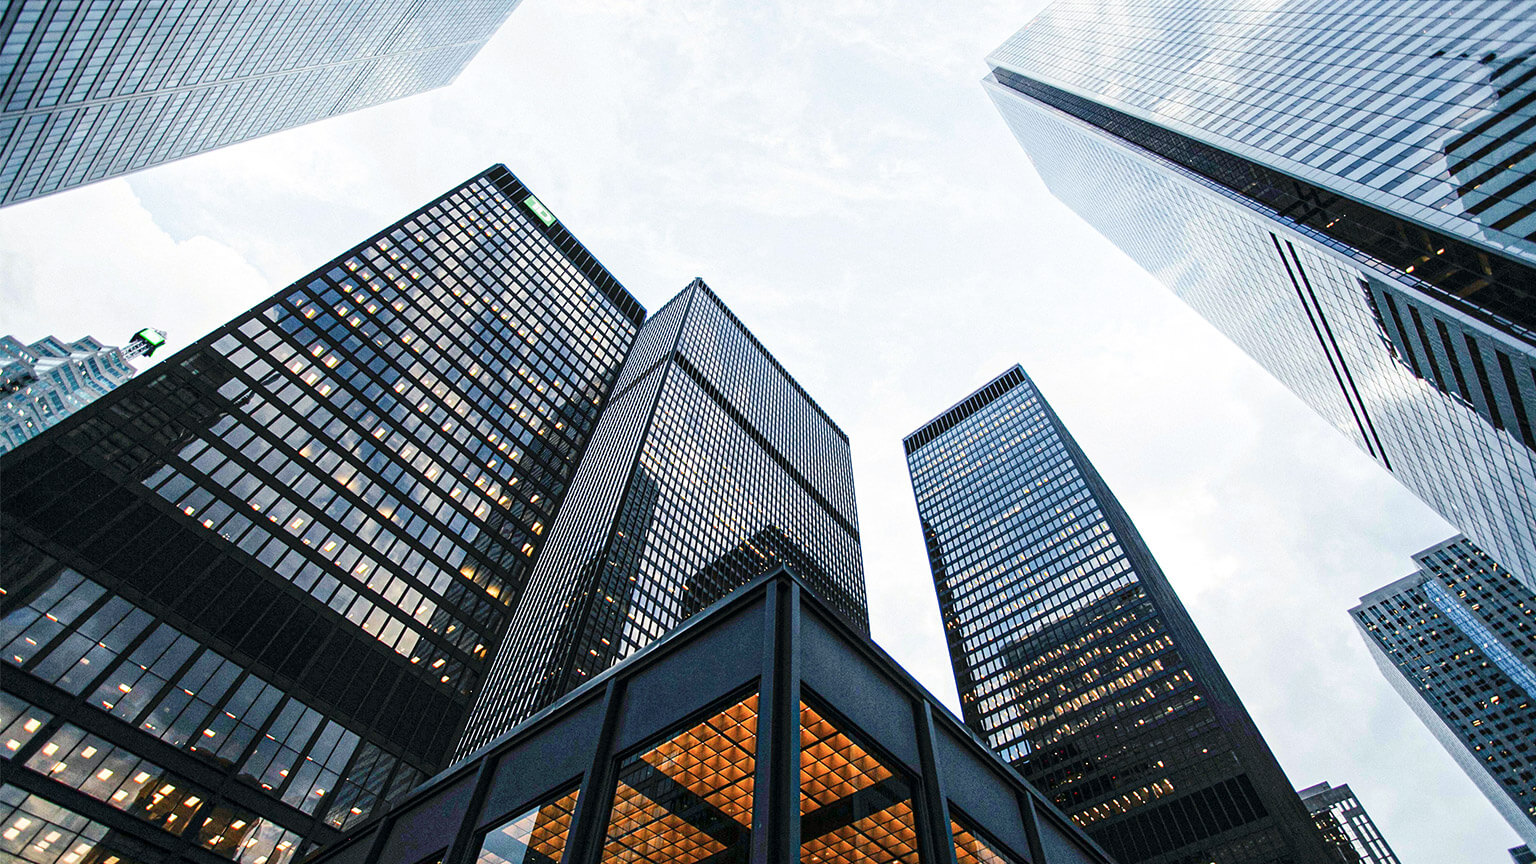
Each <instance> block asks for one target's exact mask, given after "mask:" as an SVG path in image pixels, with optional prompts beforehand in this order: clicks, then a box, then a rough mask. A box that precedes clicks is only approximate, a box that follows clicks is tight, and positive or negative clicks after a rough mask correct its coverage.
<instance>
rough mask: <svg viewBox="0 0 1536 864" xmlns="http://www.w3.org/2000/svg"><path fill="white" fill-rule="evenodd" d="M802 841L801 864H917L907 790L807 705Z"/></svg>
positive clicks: (803, 709)
mask: <svg viewBox="0 0 1536 864" xmlns="http://www.w3.org/2000/svg"><path fill="white" fill-rule="evenodd" d="M800 834H801V840H802V842H801V844H800V860H801V862H802V864H822V862H833V861H836V862H851V864H866V862H867V864H876V862H879V864H890V862H901V864H917V826H916V820H915V818H914V814H913V811H912V790H911V787H910V785H908V784H907V782H906V781H905V780H903V779H902V778H900V777H898V776H896V775H895V774H894V773H893V772H892V771H891V770H890V769H888V768H886V767H885V765H884V764H882V763H881V761H880V760H879V759H878V758H877V757H875V756H874V755H873V754H872V753H870V752H869V751H868V750H867V749H866V748H865V747H863V746H862V745H860V744H859V743H857V742H856V741H854V740H853V739H852V738H850V737H849V736H848V735H847V734H846V733H844V732H843V731H842V730H840V729H838V728H837V727H836V726H834V725H833V724H832V722H831V721H829V720H827V719H826V718H825V717H824V716H822V714H821V713H820V712H818V711H817V710H816V709H814V708H812V707H811V706H809V705H807V704H805V703H804V702H801V703H800Z"/></svg>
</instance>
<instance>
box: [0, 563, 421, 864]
mask: <svg viewBox="0 0 1536 864" xmlns="http://www.w3.org/2000/svg"><path fill="white" fill-rule="evenodd" d="M150 620H151V619H150V617H149V616H148V615H147V614H146V613H143V611H142V610H139V609H137V608H136V607H134V606H133V605H132V604H129V603H127V602H126V601H123V600H121V598H116V597H109V596H108V595H107V592H106V591H105V589H103V588H102V587H101V586H100V585H98V584H97V583H95V582H93V581H91V580H89V579H85V578H84V577H82V576H80V575H79V574H78V573H75V572H74V571H71V570H68V569H67V568H66V569H62V570H60V571H59V573H58V574H57V576H56V577H55V578H54V580H53V581H52V583H51V584H49V585H48V586H47V587H46V588H45V589H44V590H43V591H41V592H40V593H38V595H37V596H36V597H35V599H33V600H32V601H31V602H30V603H28V604H27V605H26V606H23V607H20V608H19V609H17V610H16V611H14V612H12V613H10V614H9V615H7V616H5V618H4V619H0V641H3V642H4V643H5V646H6V647H5V649H4V650H5V652H6V653H5V657H4V659H5V662H6V663H8V664H11V665H12V666H15V667H19V668H20V669H22V670H24V671H27V672H30V673H31V674H33V675H36V676H38V677H41V678H43V679H44V680H50V679H51V678H53V677H54V676H57V675H60V674H61V673H60V672H59V671H55V672H52V673H49V672H48V671H47V670H62V675H63V676H66V677H62V678H61V679H60V680H63V681H64V683H66V684H70V681H69V679H68V678H67V676H68V675H69V674H70V673H75V672H77V670H78V673H79V677H82V678H83V679H84V680H83V681H82V682H76V683H73V684H71V685H70V686H69V687H66V689H71V690H72V691H74V692H75V693H76V695H82V694H89V695H86V696H85V700H84V701H85V702H86V704H89V705H90V706H92V707H94V708H96V709H99V710H101V711H104V712H106V713H108V714H111V715H112V716H114V717H116V718H117V719H119V720H121V721H123V722H124V723H125V724H127V725H128V726H134V727H137V728H138V729H139V730H141V731H142V732H144V733H146V734H149V735H153V736H154V737H156V738H159V739H160V740H162V741H164V742H166V743H167V744H170V745H172V746H174V747H180V748H184V749H186V750H187V751H188V752H190V753H192V754H194V755H196V756H198V757H200V758H203V759H205V760H207V761H209V762H210V763H211V764H213V765H214V766H218V767H224V766H233V767H234V768H235V776H236V778H237V779H239V780H241V781H243V782H245V783H247V784H250V785H252V786H256V787H258V788H260V789H262V790H263V791H264V792H266V793H268V794H270V795H271V796H272V797H273V798H274V799H276V800H280V801H282V802H283V803H286V804H288V805H290V806H292V807H294V808H295V809H296V810H298V811H300V812H303V813H305V814H311V815H313V814H315V813H317V812H319V813H321V814H325V818H326V821H327V822H328V823H329V824H331V825H333V826H334V827H338V828H340V827H343V826H344V825H346V824H350V823H351V822H355V821H357V820H358V819H360V818H361V817H362V816H363V815H365V811H364V810H362V809H361V807H360V806H359V804H365V805H366V806H369V807H370V808H371V806H372V804H373V803H374V801H375V800H376V799H377V797H378V796H377V791H378V790H375V793H374V794H373V795H372V796H370V797H368V798H366V799H364V800H362V801H359V800H358V798H359V797H360V796H356V795H354V796H352V797H349V798H346V799H343V800H336V799H334V798H331V797H327V795H328V794H329V793H330V792H331V791H332V790H334V789H336V788H337V784H338V783H341V782H342V779H343V777H345V779H346V782H347V784H348V785H350V786H358V787H362V786H364V785H365V784H367V783H368V782H369V780H370V779H372V777H373V776H374V775H379V774H382V776H379V778H378V783H379V784H382V783H383V781H384V780H385V779H387V778H388V776H389V774H390V773H391V772H393V771H396V769H397V767H398V773H397V774H396V777H395V781H396V782H395V785H396V786H402V785H403V786H407V787H408V786H411V785H414V784H416V783H418V782H420V781H421V780H422V779H424V778H425V777H426V774H425V772H423V771H420V770H418V769H415V768H412V767H410V766H408V765H402V764H401V763H400V760H399V759H398V758H396V757H393V756H388V755H386V754H384V753H383V752H382V751H379V750H378V748H377V747H376V746H375V745H372V744H369V745H367V746H368V747H369V748H371V749H372V755H371V756H370V758H368V759H363V758H360V759H358V760H357V761H356V762H353V761H352V758H351V757H352V755H353V753H354V751H356V750H357V747H358V743H359V740H360V738H359V735H358V734H357V733H355V732H352V731H350V730H348V729H346V728H345V727H344V726H342V725H341V724H338V723H336V722H335V721H332V720H326V719H325V718H324V716H323V715H322V714H321V712H319V711H317V710H315V709H314V708H312V707H310V706H309V705H306V704H305V703H304V702H303V701H301V700H299V699H295V698H293V697H292V696H289V695H288V694H286V693H284V692H282V691H281V690H279V689H278V688H276V687H274V686H272V685H271V684H268V683H267V682H265V681H263V680H262V679H261V678H259V677H257V676H256V675H253V674H250V673H248V672H245V671H244V670H243V669H241V667H239V666H238V665H237V664H235V663H233V662H231V661H230V660H228V659H226V658H224V657H223V656H221V655H220V654H218V653H217V652H215V651H212V650H208V649H206V648H204V647H203V646H201V645H199V644H198V643H197V642H196V641H194V640H192V639H190V638H189V637H187V636H186V635H184V634H182V633H180V632H179V631H177V630H175V629H174V628H172V627H171V626H170V625H168V624H159V625H157V626H149V624H148V622H149V621H150ZM114 622H115V623H114ZM125 624H127V625H130V629H131V635H128V634H127V633H125V632H124V630H123V628H124V625H125ZM108 627H110V628H111V633H117V634H120V635H119V636H116V637H114V636H112V635H111V633H108V634H107V635H105V636H103V637H102V638H100V640H99V641H97V642H95V643H94V645H93V646H91V643H89V641H88V640H89V638H91V637H95V636H101V635H102V631H103V630H104V629H105V628H108ZM125 642H126V646H127V647H128V650H126V651H125V650H122V649H123V648H124V645H125ZM88 646H91V647H88ZM119 657H121V659H119ZM51 683H59V682H58V681H51ZM49 719H51V715H49V714H48V713H46V712H42V711H39V710H37V709H36V708H35V707H33V706H31V705H28V704H27V703H25V702H24V701H22V700H20V699H19V698H18V697H15V696H13V695H11V694H0V728H3V729H4V730H5V731H4V732H3V733H0V736H3V739H4V740H3V741H0V743H3V746H4V747H5V748H6V749H5V753H6V754H10V753H16V752H18V751H21V750H22V748H24V747H26V745H27V744H28V742H29V741H30V740H31V738H32V737H33V736H35V735H36V734H38V733H39V731H40V730H41V729H43V727H44V726H45V725H46V724H47V722H48V720H49ZM70 728H74V727H72V726H71V727H70ZM76 731H77V732H78V730H76ZM79 734H80V735H83V734H84V733H83V732H80V733H79ZM13 744H14V746H12V745H13ZM50 744H51V745H52V746H51V747H49V746H44V748H43V749H42V750H41V751H39V752H40V753H42V755H43V757H51V756H53V755H54V753H53V752H50V750H53V751H56V750H57V749H58V748H59V747H60V746H64V745H63V744H60V743H59V742H58V741H53V742H50ZM82 746H84V745H82ZM89 746H90V747H91V749H92V750H93V751H94V750H100V749H103V748H104V747H108V745H104V744H102V743H100V742H99V741H96V739H94V737H93V739H92V743H91V744H90V745H89ZM65 749H67V747H66V748H65ZM114 753H119V754H120V755H117V756H116V757H115V758H116V759H117V761H123V760H130V759H133V758H136V757H133V756H132V754H131V753H129V752H127V751H114ZM91 755H94V752H93V753H92V754H91ZM33 758H34V760H36V759H37V758H40V757H37V756H34V757H33ZM89 758H90V756H86V757H85V759H87V760H88V759H89ZM349 765H350V766H351V768H350V770H348V767H349ZM28 767H32V768H34V769H35V770H38V771H39V772H40V773H44V774H48V775H49V776H52V777H54V779H64V777H65V775H60V774H58V773H57V772H56V771H54V770H53V768H52V765H51V764H50V763H48V762H47V759H46V758H45V759H43V761H41V762H36V764H33V763H32V762H29V763H28ZM60 770H62V769H60ZM126 770H127V769H126V768H123V767H117V768H113V769H111V770H109V771H108V772H107V775H108V776H106V777H101V776H98V777H97V781H101V782H105V781H107V780H109V779H110V778H111V777H112V776H116V777H117V778H118V779H119V782H121V781H122V779H123V778H125V777H127V776H128V775H127V773H126ZM93 783H95V781H93ZM96 785H100V784H99V783H96ZM76 788H81V787H78V786H77V787H76ZM82 791H86V792H87V793H88V794H89V793H90V792H91V791H92V790H90V789H82ZM102 791H103V792H104V794H106V795H107V796H108V797H107V798H103V799H102V800H109V801H110V803H112V804H114V806H116V805H119V804H122V803H123V802H125V801H127V799H128V798H129V793H128V792H123V793H122V794H121V795H118V794H116V792H118V791H121V790H117V789H115V788H105V787H103V790H102ZM96 797H98V798H100V797H101V796H96ZM220 812H229V813H235V814H237V815H234V816H231V817H230V818H228V819H224V820H223V821H224V823H225V827H224V828H223V829H222V830H217V831H211V832H210V833H209V834H208V837H209V838H213V837H222V838H224V840H219V841H211V840H210V846H209V848H213V849H215V851H230V852H237V853H239V855H241V856H244V857H243V858H239V860H253V859H255V858H258V857H261V855H262V854H263V853H260V852H256V851H253V850H256V849H258V848H260V849H265V850H266V853H265V854H267V855H268V856H269V858H270V856H271V855H273V854H274V853H275V854H277V855H278V856H279V857H278V858H270V860H271V861H272V862H273V864H277V862H278V860H279V859H280V858H281V859H283V860H286V857H287V856H290V855H291V854H292V853H293V852H294V851H296V850H297V848H298V846H297V843H298V835H297V834H293V833H291V832H286V831H285V830H284V829H282V828H281V827H280V826H277V825H274V824H272V823H268V822H264V821H262V820H259V819H257V818H256V817H254V816H250V815H249V814H244V815H240V814H243V811H240V810H237V809H233V808H231V807H228V806H225V807H223V809H222V810H221V811H220ZM207 818H210V819H211V818H214V817H213V816H209V817H207ZM215 821H217V820H215ZM235 822H238V823H240V824H238V825H234V824H233V823H235ZM182 824H185V822H183V823H182ZM231 838H238V839H239V842H225V841H226V840H230V839H231ZM269 841H270V842H269ZM260 864H266V862H260Z"/></svg>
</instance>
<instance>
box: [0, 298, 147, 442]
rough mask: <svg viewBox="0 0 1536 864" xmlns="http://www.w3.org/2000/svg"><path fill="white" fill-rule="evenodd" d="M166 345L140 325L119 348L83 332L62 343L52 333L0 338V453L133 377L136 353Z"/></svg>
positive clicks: (138, 355) (139, 355)
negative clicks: (28, 338)
mask: <svg viewBox="0 0 1536 864" xmlns="http://www.w3.org/2000/svg"><path fill="white" fill-rule="evenodd" d="M164 344H165V333H163V332H162V331H159V330H151V329H149V328H145V329H143V330H140V331H139V332H138V333H135V334H134V335H133V338H132V339H131V340H129V342H128V344H127V345H125V346H123V347H121V348H117V347H113V346H108V345H103V344H101V343H100V342H97V341H96V340H95V339H92V338H91V337H89V336H87V337H85V338H84V339H80V340H78V341H75V342H64V341H62V340H60V339H59V338H58V337H56V336H49V337H48V338H46V339H39V340H38V341H36V342H33V343H32V344H30V345H23V344H22V343H21V341H20V340H18V339H17V338H16V337H14V336H5V337H3V338H0V453H7V452H9V451H11V450H14V449H16V447H17V446H18V445H20V444H21V443H22V442H23V441H28V440H31V439H32V438H34V437H36V436H37V435H38V433H40V432H42V431H43V430H44V429H48V428H50V427H52V426H53V425H54V424H56V423H58V422H59V421H60V420H63V419H64V418H65V417H68V416H69V415H71V414H73V413H75V412H76V411H78V410H80V409H81V408H84V407H85V406H86V405H89V404H90V403H92V402H94V401H95V400H96V399H97V397H99V396H103V395H105V394H107V393H110V392H111V391H112V390H113V389H114V388H115V387H117V385H119V384H121V383H123V382H124V381H127V380H128V379H129V378H132V377H133V374H134V371H135V370H134V368H133V364H132V363H129V362H128V361H129V360H132V359H133V358H135V357H148V356H150V355H152V354H154V353H155V349H157V348H159V347H160V346H161V345H164Z"/></svg>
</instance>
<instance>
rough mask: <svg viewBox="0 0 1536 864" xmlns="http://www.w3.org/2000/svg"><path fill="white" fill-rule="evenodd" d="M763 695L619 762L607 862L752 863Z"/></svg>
mask: <svg viewBox="0 0 1536 864" xmlns="http://www.w3.org/2000/svg"><path fill="white" fill-rule="evenodd" d="M756 752H757V694H755V693H754V694H752V695H751V696H748V697H747V698H746V699H743V700H741V701H740V702H737V703H735V704H734V705H731V706H730V707H728V708H726V709H725V710H723V711H721V712H719V713H717V714H715V715H713V716H711V717H709V718H708V719H706V720H704V721H703V722H701V723H698V724H695V725H693V726H691V727H689V728H687V729H685V730H683V731H681V732H679V733H677V734H675V735H673V736H672V737H670V738H668V739H667V740H665V741H662V742H661V743H659V744H657V745H655V746H654V747H652V748H650V749H649V750H646V751H644V752H642V753H638V754H636V755H634V756H630V757H628V758H626V759H624V760H623V762H621V763H620V764H619V782H618V789H617V791H616V792H615V793H614V797H613V813H612V816H611V817H610V819H609V822H608V834H607V837H606V840H605V842H604V845H603V858H602V860H603V862H604V864H608V862H647V864H652V862H654V864H663V862H666V864H673V862H676V864H693V862H698V861H703V860H704V859H706V858H708V859H710V860H711V861H722V862H724V861H745V860H746V857H747V854H748V851H749V850H750V849H751V846H752V842H751V840H752V782H753V775H752V772H753V769H754V767H755V754H756Z"/></svg>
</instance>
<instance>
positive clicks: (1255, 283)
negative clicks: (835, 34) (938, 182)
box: [985, 0, 1536, 585]
mask: <svg viewBox="0 0 1536 864" xmlns="http://www.w3.org/2000/svg"><path fill="white" fill-rule="evenodd" d="M1533 22H1536V4H1532V3H1529V2H1513V3H1494V2H1466V3H1462V2H1456V3H1451V2H1410V3H1407V4H1403V3H1385V2H1380V0H1352V2H1346V3H1334V2H1328V3H1325V2H1320V0H1315V2H1314V0H1307V2H1301V0H1292V2H1282V3H1278V4H1273V5H1271V6H1269V7H1267V8H1262V9H1260V8H1241V7H1234V6H1232V5H1231V4H1223V3H1217V2H1213V0H1187V2H1174V0H1152V2H1146V3H1138V4H1134V5H1133V6H1123V5H1121V6H1112V5H1111V4H1106V3H1102V2H1090V0H1063V2H1058V3H1056V4H1054V5H1053V6H1052V7H1050V8H1049V9H1048V10H1047V11H1046V12H1045V13H1043V14H1042V15H1041V16H1040V17H1039V18H1037V19H1036V20H1035V21H1034V22H1032V23H1031V24H1030V25H1029V26H1027V27H1025V28H1024V29H1023V30H1022V31H1020V32H1019V34H1017V35H1016V36H1015V37H1014V38H1013V39H1011V40H1010V41H1009V42H1008V43H1007V44H1005V45H1004V46H1003V47H1001V48H999V49H998V51H997V52H995V53H994V54H993V56H992V57H991V58H990V62H991V63H992V66H993V74H992V75H990V76H989V77H988V78H987V80H986V82H985V85H986V88H987V92H988V93H989V95H991V97H992V99H993V101H994V103H995V104H996V105H997V107H998V110H999V111H1000V112H1001V113H1002V115H1003V117H1004V119H1005V120H1006V122H1007V123H1008V126H1009V127H1010V129H1011V130H1012V131H1013V133H1014V135H1015V136H1016V137H1017V138H1018V140H1019V141H1020V143H1021V144H1022V145H1023V146H1024V149H1025V150H1026V151H1027V152H1028V154H1029V156H1030V159H1031V160H1032V161H1033V162H1034V164H1035V167H1036V168H1037V169H1038V170H1039V172H1040V175H1041V177H1042V178H1043V179H1044V180H1045V182H1046V184H1047V185H1048V186H1049V188H1050V189H1051V191H1052V193H1053V194H1054V195H1056V196H1057V197H1058V198H1060V199H1061V200H1062V201H1063V202H1065V203H1066V204H1067V205H1068V206H1070V207H1072V209H1074V210H1075V211H1077V212H1078V213H1079V214H1080V215H1081V216H1082V217H1083V218H1084V219H1086V220H1087V221H1088V222H1089V223H1090V224H1092V225H1093V226H1094V227H1095V228H1096V229H1097V230H1098V231H1099V232H1100V233H1102V234H1104V235H1105V236H1106V237H1107V238H1108V239H1110V240H1111V241H1113V242H1114V243H1115V244H1116V245H1117V246H1119V247H1120V248H1121V249H1123V250H1124V251H1125V252H1126V253H1127V254H1129V255H1130V256H1131V257H1132V258H1133V259H1135V260H1136V261H1137V262H1138V263H1139V264H1141V265H1142V266H1143V267H1144V268H1146V269H1147V270H1148V271H1149V272H1151V273H1152V274H1153V275H1155V276H1157V277H1158V278H1159V279H1160V280H1162V281H1163V282H1164V283H1165V284H1167V285H1168V286H1169V287H1170V288H1171V289H1172V290H1173V291H1174V292H1175V293H1176V294H1177V295H1178V296H1179V297H1180V298H1181V299H1183V300H1184V301H1185V302H1187V303H1189V304H1190V305H1191V306H1192V307H1193V308H1194V309H1195V310H1196V311H1198V312H1199V313H1200V314H1201V315H1203V316H1204V317H1205V318H1206V319H1208V320H1209V321H1211V322H1212V323H1213V324H1214V325H1215V326H1217V327H1218V328H1219V329H1220V330H1222V332H1223V333H1225V334H1226V335H1227V336H1228V337H1229V338H1231V339H1232V340H1233V341H1234V342H1236V343H1237V344H1238V346H1239V347H1241V348H1242V349H1243V350H1244V351H1246V352H1247V353H1248V354H1249V355H1250V356H1252V357H1253V358H1254V359H1255V360H1257V361H1258V362H1259V363H1260V364H1261V365H1263V366H1264V367H1265V368H1266V369H1267V370H1269V371H1270V372H1271V373H1272V374H1273V375H1275V376H1276V377H1277V378H1279V379H1280V380H1281V381H1282V382H1283V383H1285V384H1286V385H1287V386H1289V387H1290V388H1291V389H1292V390H1293V391H1295V392H1296V393H1297V394H1298V395H1299V396H1301V397H1302V398H1303V399H1304V400H1305V401H1306V402H1307V403H1308V404H1309V405H1311V406H1312V407H1313V408H1314V409H1315V410H1317V411H1318V412H1319V413H1320V414H1322V415H1323V416H1324V417H1325V418H1327V419H1328V420H1329V421H1330V422H1331V423H1332V424H1333V425H1334V426H1335V427H1337V428H1338V429H1339V430H1340V431H1342V432H1343V433H1344V434H1345V435H1347V436H1349V437H1350V438H1351V440H1353V441H1355V443H1356V444H1357V445H1358V446H1359V447H1360V448H1361V449H1362V450H1365V451H1366V452H1367V453H1369V454H1370V455H1371V456H1372V457H1373V458H1375V459H1376V460H1377V461H1378V462H1379V463H1380V464H1381V465H1382V466H1383V467H1384V468H1386V469H1387V470H1389V471H1391V472H1392V473H1393V475H1394V476H1396V477H1397V478H1398V479H1399V480H1400V481H1401V482H1402V483H1403V484H1404V485H1405V486H1407V487H1408V488H1409V489H1410V490H1412V491H1413V492H1414V493H1415V494H1417V495H1418V496H1419V497H1420V498H1422V499H1423V500H1424V501H1425V502H1426V503H1428V504H1429V505H1430V506H1432V507H1434V508H1435V509H1436V510H1438V511H1439V512H1440V513H1441V514H1442V515H1444V516H1445V518H1446V519H1447V520H1449V521H1451V522H1452V523H1454V524H1456V525H1458V526H1459V527H1460V528H1461V529H1462V530H1463V531H1464V532H1466V533H1467V534H1468V536H1471V537H1473V538H1474V539H1475V540H1477V542H1478V543H1480V544H1481V545H1483V546H1484V547H1485V548H1487V549H1489V550H1490V551H1492V552H1493V553H1494V554H1496V555H1497V556H1499V557H1500V558H1501V560H1505V561H1507V562H1509V565H1510V566H1511V567H1512V568H1513V569H1515V570H1516V571H1517V572H1520V573H1522V574H1524V575H1526V577H1527V578H1528V579H1530V580H1531V584H1532V585H1536V494H1533V491H1532V490H1536V297H1533V295H1532V288H1531V286H1533V285H1536V241H1533V236H1536V234H1533V232H1536V214H1533V208H1536V198H1533V196H1536V184H1533V183H1531V178H1532V177H1533V176H1536V170H1533V163H1532V162H1531V161H1530V160H1531V159H1532V158H1533V156H1536V137H1533V135H1536V132H1533V130H1536V89H1532V88H1533V87H1536V84H1533V82H1536V60H1533V57H1536V41H1533V40H1536V35H1533V34H1536V23H1533ZM1319 58H1325V60H1323V61H1320V60H1319Z"/></svg>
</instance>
